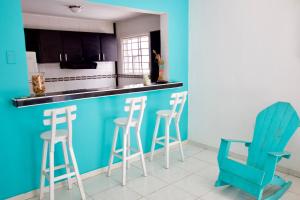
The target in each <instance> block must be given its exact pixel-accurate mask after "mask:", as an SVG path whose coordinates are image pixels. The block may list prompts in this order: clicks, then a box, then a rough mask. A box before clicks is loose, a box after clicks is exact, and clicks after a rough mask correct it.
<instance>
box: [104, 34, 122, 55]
mask: <svg viewBox="0 0 300 200" xmlns="http://www.w3.org/2000/svg"><path fill="white" fill-rule="evenodd" d="M101 55H102V61H117V60H118V51H117V38H116V36H115V35H114V34H101Z"/></svg>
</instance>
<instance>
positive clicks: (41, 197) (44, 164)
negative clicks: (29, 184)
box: [40, 141, 48, 199]
mask: <svg viewBox="0 0 300 200" xmlns="http://www.w3.org/2000/svg"><path fill="white" fill-rule="evenodd" d="M47 153H48V142H47V141H45V142H44V144H43V158H42V171H41V183H40V199H43V198H44V192H45V176H44V175H43V173H44V171H45V170H46V165H47Z"/></svg>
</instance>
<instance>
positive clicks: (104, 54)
mask: <svg viewBox="0 0 300 200" xmlns="http://www.w3.org/2000/svg"><path fill="white" fill-rule="evenodd" d="M102 55H103V60H104V61H105V54H104V53H102Z"/></svg>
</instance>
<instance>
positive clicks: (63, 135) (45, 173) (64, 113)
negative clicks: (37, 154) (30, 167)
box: [40, 106, 86, 200]
mask: <svg viewBox="0 0 300 200" xmlns="http://www.w3.org/2000/svg"><path fill="white" fill-rule="evenodd" d="M75 111H76V106H70V107H64V108H59V109H51V110H45V111H44V116H45V117H50V118H48V119H45V120H44V125H46V126H51V131H46V132H44V133H42V134H41V138H42V139H43V140H44V145H43V158H42V170H41V171H42V172H41V185H40V199H43V198H44V190H45V178H47V179H48V180H49V195H50V200H54V190H55V186H54V184H55V182H57V181H61V180H65V179H67V181H68V187H69V189H71V188H72V182H73V180H72V177H73V176H75V177H76V180H77V183H78V187H79V190H80V194H81V198H82V199H83V200H85V199H86V196H85V193H84V189H83V185H82V181H81V177H80V174H79V170H78V166H77V162H76V158H75V154H74V150H73V145H72V121H73V120H75V119H76V114H74V113H72V112H75ZM63 123H67V125H68V126H67V129H57V128H56V127H57V125H58V124H63ZM57 143H62V149H63V156H64V161H65V163H64V164H62V165H59V166H55V164H54V161H55V159H54V155H55V145H56V144H57ZM48 150H49V168H48V169H47V167H46V166H47V153H48ZM68 152H69V153H70V158H71V161H72V165H73V167H71V165H70V161H69V154H68ZM60 169H65V170H66V174H63V175H60V176H55V171H56V170H60ZM72 170H73V172H72Z"/></svg>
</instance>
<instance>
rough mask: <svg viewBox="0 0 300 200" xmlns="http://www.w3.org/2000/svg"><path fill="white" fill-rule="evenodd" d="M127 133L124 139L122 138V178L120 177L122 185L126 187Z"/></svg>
mask: <svg viewBox="0 0 300 200" xmlns="http://www.w3.org/2000/svg"><path fill="white" fill-rule="evenodd" d="M127 134H128V133H125V134H124V137H123V165H122V167H123V177H122V185H126V175H127V172H126V164H127V162H128V160H127V155H126V154H127V139H128V136H127Z"/></svg>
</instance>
